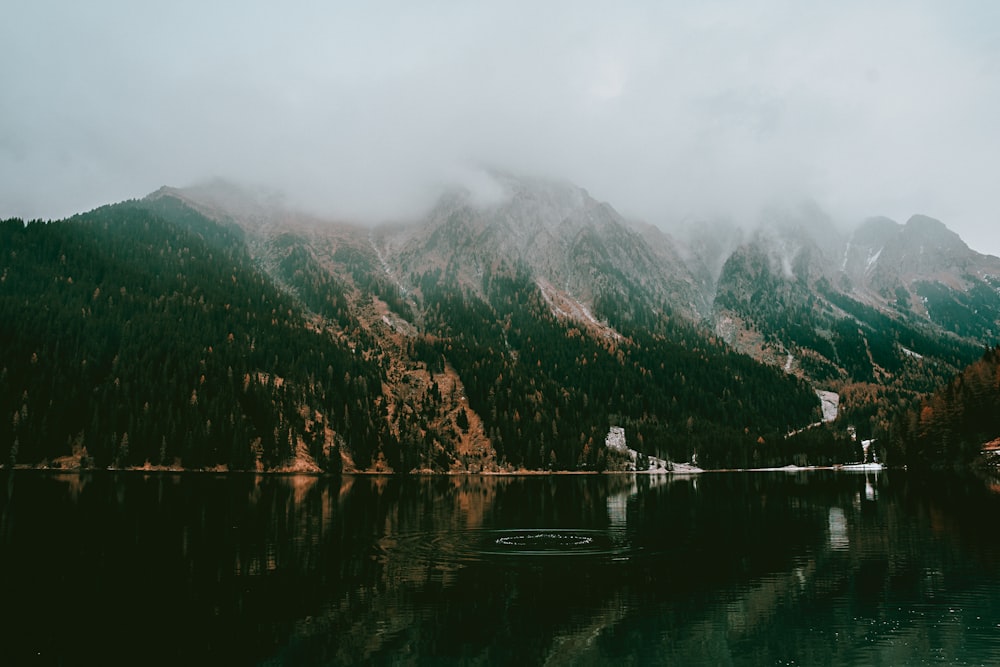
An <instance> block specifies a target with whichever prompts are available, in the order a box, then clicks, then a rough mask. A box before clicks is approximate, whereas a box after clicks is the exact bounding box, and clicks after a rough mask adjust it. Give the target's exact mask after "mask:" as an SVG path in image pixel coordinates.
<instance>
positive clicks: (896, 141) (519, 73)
mask: <svg viewBox="0 0 1000 667" xmlns="http://www.w3.org/2000/svg"><path fill="white" fill-rule="evenodd" d="M138 4H139V3H129V2H116V1H112V0H96V1H95V2H93V3H86V4H83V5H79V6H76V5H74V4H72V3H62V2H54V1H52V0H41V1H38V2H33V3H18V4H17V6H16V7H12V8H8V10H7V11H6V12H5V14H6V16H5V21H4V22H3V24H2V25H0V38H2V39H3V43H4V44H5V45H6V49H5V51H6V55H5V57H4V59H3V60H2V61H0V89H2V90H3V91H4V94H3V96H2V97H0V217H10V216H19V217H24V218H58V217H64V216H66V215H70V214H72V213H76V212H79V211H83V210H87V209H89V208H92V207H94V206H98V205H101V204H104V203H108V202H113V201H119V200H121V199H126V198H132V197H141V196H144V195H145V194H147V193H149V192H151V191H153V190H155V189H157V188H158V187H160V186H161V185H174V186H185V185H190V184H195V183H199V182H202V181H205V180H208V179H211V178H215V177H223V178H226V179H230V180H234V181H237V182H243V183H251V184H260V185H263V186H266V187H268V188H276V189H279V190H281V191H282V192H284V193H285V194H286V195H287V198H288V201H289V202H290V203H291V204H293V205H295V206H298V207H301V208H304V209H305V210H307V211H309V212H312V213H315V214H318V215H323V216H326V217H331V218H333V217H335V218H340V219H349V220H356V221H359V222H364V223H371V222H378V221H382V220H387V219H408V218H413V217H416V216H417V215H419V213H420V212H421V211H422V210H423V209H425V208H426V207H428V206H429V205H431V203H432V202H433V200H434V198H435V197H436V196H437V195H438V193H439V192H440V191H441V190H442V189H443V188H446V187H448V186H450V185H453V184H456V183H458V184H471V185H472V186H475V187H476V188H479V189H478V190H477V192H481V193H482V195H483V196H484V197H487V198H488V197H490V196H491V194H490V185H489V183H488V182H487V181H485V180H484V176H483V175H482V170H481V168H480V166H481V165H490V166H495V167H499V168H502V169H504V170H506V171H509V172H512V173H519V174H526V175H530V176H541V177H546V178H553V179H560V180H566V181H570V182H573V183H575V184H577V185H579V186H581V187H584V188H586V189H587V190H588V191H589V192H590V194H591V195H592V196H594V197H595V198H597V199H600V200H604V201H608V202H610V203H611V204H612V205H613V206H615V208H617V209H618V210H619V211H621V212H622V213H623V214H625V215H627V216H630V217H634V218H638V219H642V220H645V221H647V222H650V223H653V224H657V225H660V226H664V227H668V228H669V227H670V226H671V225H674V224H677V223H679V222H681V221H685V220H692V219H703V218H708V219H711V218H720V217H721V218H728V219H733V220H736V221H741V222H752V221H753V220H755V219H756V218H757V217H758V216H759V215H760V212H761V210H763V209H764V208H766V207H768V206H773V205H774V203H775V202H795V201H798V200H805V199H808V200H810V201H814V202H816V204H817V205H818V206H819V207H820V208H822V209H823V210H824V211H826V212H827V213H828V214H829V215H830V216H832V217H833V218H834V219H835V220H838V221H841V222H843V223H844V224H852V223H854V222H856V221H860V220H861V219H863V218H866V217H869V216H874V215H885V216H888V217H891V218H893V219H895V220H897V221H900V222H902V221H905V220H906V219H907V218H908V217H909V216H910V215H911V214H913V213H923V214H926V215H930V216H933V217H936V218H939V219H941V220H943V221H944V222H945V223H946V224H948V225H949V226H950V227H951V228H952V229H954V230H955V231H957V232H958V233H959V234H960V235H962V237H963V239H964V240H965V241H966V242H967V243H969V244H970V245H971V246H972V247H973V248H975V249H977V250H980V251H981V252H989V253H992V254H998V255H1000V231H997V230H998V229H1000V225H998V224H997V223H998V219H997V218H998V215H997V210H998V206H997V203H996V201H995V190H996V187H995V185H994V182H995V180H996V176H995V174H996V172H997V169H996V161H997V157H996V156H998V155H1000V130H998V128H997V123H996V121H995V118H994V115H995V110H996V109H997V108H1000V68H998V65H997V63H1000V53H998V51H1000V43H998V42H997V41H996V40H995V38H994V37H993V35H992V34H991V32H990V30H991V27H992V26H996V25H998V21H1000V8H998V7H997V6H996V5H995V4H993V3H987V2H979V3H977V2H970V3H931V2H908V1H906V2H904V1H902V0H889V1H887V2H880V3H864V2H853V1H848V2H843V3H837V4H832V5H820V4H817V3H808V4H806V3H798V2H792V1H782V0H771V1H764V2H755V3H743V2H735V1H734V2H726V1H717V2H707V3H698V4H697V5H696V6H692V5H693V4H694V3H683V4H682V3H657V2H649V3H630V4H628V5H626V6H623V7H617V6H616V7H608V6H602V5H601V4H599V3H589V2H572V3H571V2H555V3H546V4H545V5H544V6H542V7H538V6H535V3H527V2H503V3H467V2H432V3H419V4H414V3H404V2H371V3H358V5H357V6H354V5H350V4H346V3H345V4H341V3H325V2H311V3H296V4H295V6H294V7H288V6H278V5H276V4H273V3H237V2H229V1H225V2H217V3H211V6H205V4H204V3H194V2H188V1H180V2H175V3H170V4H169V5H159V6H157V7H156V9H151V8H145V7H140V6H138Z"/></svg>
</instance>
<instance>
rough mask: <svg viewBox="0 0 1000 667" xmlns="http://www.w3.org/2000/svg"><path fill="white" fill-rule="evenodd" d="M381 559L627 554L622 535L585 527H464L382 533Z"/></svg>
mask: <svg viewBox="0 0 1000 667" xmlns="http://www.w3.org/2000/svg"><path fill="white" fill-rule="evenodd" d="M378 551H379V552H380V554H381V555H382V557H383V558H386V559H392V558H397V557H399V556H405V557H407V558H409V559H415V560H418V561H423V562H424V563H427V562H435V563H438V564H442V565H443V564H446V563H449V562H450V563H453V564H461V563H469V562H476V561H482V560H487V559H494V558H516V557H546V558H559V557H566V558H570V557H581V556H589V557H597V558H601V557H607V558H610V559H618V558H623V557H627V556H629V555H630V553H631V551H632V548H631V547H630V545H629V544H628V543H627V542H626V541H625V540H624V536H623V535H617V534H614V533H608V532H607V531H602V530H588V529H554V528H544V529H513V530H465V531H451V532H441V533H410V534H403V535H391V536H386V537H384V538H383V539H382V540H380V541H379V544H378Z"/></svg>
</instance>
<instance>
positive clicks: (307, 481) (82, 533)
mask: <svg viewBox="0 0 1000 667" xmlns="http://www.w3.org/2000/svg"><path fill="white" fill-rule="evenodd" d="M998 510H1000V494H998V489H997V488H996V487H991V486H990V484H988V483H987V482H984V481H981V480H978V479H976V478H973V477H964V478H963V477H956V476H933V477H920V476H916V475H914V474H911V473H907V472H905V471H888V472H882V473H872V472H869V473H848V472H839V471H809V472H796V473H786V472H753V473H751V472H747V473H706V474H702V475H698V476H692V477H670V476H646V475H553V476H547V475H529V476H495V477H492V476H484V477H479V476H455V477H444V476H441V477H380V476H367V475H357V476H344V477H341V478H324V477H313V476H256V475H249V474H247V475H241V474H229V475H215V474H209V473H185V474H166V473H155V474H146V473H141V472H128V473H110V472H99V473H85V474H80V475H77V474H56V473H49V472H36V471H14V472H5V473H3V474H2V475H0V607H2V612H0V614H2V616H0V664H10V665H20V664H65V665H71V664H227V665H251V664H263V665H324V664H329V665H339V664H358V663H360V664H428V663H431V664H511V663H513V664H519V665H540V664H549V665H580V664H584V665H587V664H614V665H639V664H643V665H645V664H678V665H698V664H704V665H791V664H795V665H859V664H863V665H912V664H945V665H957V664H962V665H980V664H982V665H996V664H1000V531H998V530H997V528H996V517H997V516H998Z"/></svg>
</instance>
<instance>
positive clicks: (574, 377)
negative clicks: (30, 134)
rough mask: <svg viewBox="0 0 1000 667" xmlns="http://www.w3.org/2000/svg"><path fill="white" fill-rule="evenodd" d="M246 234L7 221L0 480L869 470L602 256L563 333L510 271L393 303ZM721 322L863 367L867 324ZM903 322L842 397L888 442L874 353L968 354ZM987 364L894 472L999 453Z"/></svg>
mask: <svg viewBox="0 0 1000 667" xmlns="http://www.w3.org/2000/svg"><path fill="white" fill-rule="evenodd" d="M251 234H252V231H248V230H247V229H246V228H245V226H241V225H239V224H236V223H235V222H233V221H232V220H227V219H226V218H225V216H213V217H207V216H206V215H204V214H203V213H201V212H199V210H198V209H197V208H196V207H194V206H191V205H189V204H188V203H185V202H184V201H183V200H181V199H179V198H175V197H170V196H165V197H154V198H147V199H145V200H142V201H131V202H125V203H121V204H116V205H111V206H106V207H103V208H99V209H96V210H94V211H92V212H89V213H86V214H81V215H78V216H75V217H72V218H69V219H67V220H62V221H57V222H40V221H35V222H29V223H27V224H26V223H24V222H23V221H21V220H17V219H15V220H7V221H4V222H2V223H0V350H2V355H0V464H2V465H5V466H12V465H27V466H52V467H94V468H106V467H114V468H125V467H147V466H148V467H169V468H185V469H215V468H225V469H230V470H311V471H328V472H337V471H340V470H342V469H349V470H380V471H394V472H408V471H413V470H427V471H480V470H504V469H506V470H516V469H527V470H591V471H594V470H596V471H600V470H606V469H614V468H615V467H616V466H618V465H620V461H619V460H616V459H615V457H614V456H613V455H611V453H610V452H609V451H608V449H607V448H606V446H605V436H606V435H607V433H608V430H609V427H610V426H615V425H617V426H622V427H624V428H625V430H626V432H627V433H628V441H629V446H630V447H632V448H634V449H636V450H638V451H639V452H641V453H642V454H643V455H645V456H655V457H659V458H662V459H666V460H668V461H696V462H697V463H698V464H699V465H700V466H702V467H705V468H746V467H761V466H780V465H786V464H789V463H796V464H800V465H807V464H819V465H827V464H835V463H841V462H845V461H851V460H859V459H860V456H861V454H860V450H859V447H858V445H857V443H856V442H854V441H852V440H851V439H850V438H848V437H847V435H846V429H845V428H844V426H845V425H844V424H842V423H839V422H838V423H837V424H835V428H826V427H823V428H815V429H803V427H804V426H806V425H808V424H814V423H816V422H819V421H820V409H819V402H818V399H817V396H816V394H815V392H814V389H813V387H812V386H811V385H810V384H808V383H807V382H806V381H805V380H803V379H801V378H800V377H797V376H795V375H793V374H789V373H786V372H783V371H782V369H781V368H778V367H776V366H774V365H766V364H762V363H760V362H758V361H756V360H754V359H752V358H751V357H749V356H747V355H745V354H742V353H738V352H736V351H735V350H734V349H733V348H732V347H730V346H729V345H728V344H726V343H725V342H723V341H722V340H721V339H719V338H717V337H715V336H714V335H711V334H710V333H707V332H706V330H705V329H704V328H702V327H699V326H697V325H696V323H694V322H692V321H691V320H690V319H689V318H685V317H683V316H681V315H677V314H674V313H673V312H672V310H671V308H670V304H668V303H666V302H650V301H649V299H648V293H645V294H644V293H643V292H642V288H641V286H640V285H638V284H636V283H635V282H634V281H632V279H630V278H629V277H628V276H626V275H624V274H623V273H621V272H620V271H618V270H617V268H616V267H615V266H614V264H613V263H612V262H610V261H607V262H605V264H604V265H599V266H597V267H596V268H597V269H599V270H600V271H601V272H603V275H608V276H612V277H613V280H612V279H609V280H606V281H604V282H601V281H598V282H596V283H595V284H596V285H597V288H596V291H595V293H594V294H593V299H592V303H593V311H594V316H596V317H597V318H599V319H600V321H601V322H603V323H604V324H603V325H602V327H603V328H602V327H598V328H596V329H595V328H594V327H591V326H587V324H586V323H585V322H581V321H577V320H573V319H571V318H566V317H563V316H559V315H558V314H557V313H556V312H555V310H556V309H554V308H553V305H552V303H551V302H550V301H549V299H550V298H551V297H550V296H549V295H546V294H545V293H543V290H542V288H541V286H540V284H539V282H538V281H537V280H536V277H535V276H534V275H533V274H532V269H531V268H530V267H529V266H527V265H524V264H522V263H520V262H519V261H517V260H511V261H498V262H496V261H495V262H493V263H492V264H489V265H487V266H486V268H485V269H484V270H483V271H482V272H481V275H480V276H479V277H478V279H477V280H478V281H479V284H475V285H471V286H470V284H469V283H468V281H465V282H463V281H462V280H461V279H460V277H459V276H458V272H459V268H457V267H456V266H454V265H452V264H448V265H443V266H425V267H419V268H413V269H411V273H410V275H409V276H408V277H407V279H408V281H409V283H410V284H411V285H412V286H413V289H412V290H405V289H403V288H402V287H401V286H400V284H399V283H397V282H394V281H393V280H391V279H390V278H389V277H388V270H387V269H385V267H384V266H382V265H380V263H379V259H380V258H379V257H377V256H376V253H377V251H375V250H373V248H374V244H372V245H371V246H365V245H364V244H360V245H358V244H354V245H352V244H350V243H346V242H345V243H340V244H339V245H338V244H336V243H335V244H333V245H332V246H329V247H327V248H326V249H325V250H323V251H320V250H317V248H318V247H319V246H317V245H316V244H315V243H312V242H311V241H310V240H309V239H308V238H307V235H306V233H305V232H291V231H289V232H287V233H283V234H281V235H279V236H278V237H276V240H275V241H274V243H273V244H272V246H271V247H270V249H269V253H270V254H262V253H259V252H258V253H257V254H255V252H254V250H253V248H254V245H253V244H254V239H253V238H251ZM598 254H599V253H598ZM595 256H596V255H595ZM772 287H773V288H774V291H776V292H780V289H779V288H781V285H774V286H772ZM829 298H830V299H831V300H835V299H840V301H837V304H838V307H839V308H841V309H842V310H843V311H846V312H848V313H849V312H851V311H852V309H853V310H857V309H859V308H866V307H865V306H863V305H861V304H859V303H855V302H850V301H847V300H844V298H842V297H840V296H838V295H837V294H835V293H833V292H831V293H830V295H829ZM727 299H728V301H727ZM720 304H722V305H723V306H726V307H729V308H731V309H733V310H734V311H735V312H741V311H740V309H743V310H747V312H748V313H751V314H756V316H757V317H758V318H759V319H761V318H763V319H767V318H770V319H771V320H774V321H775V322H777V324H775V330H776V331H779V332H781V334H782V335H788V336H793V338H794V337H795V336H798V338H796V340H799V339H801V340H800V341H799V342H800V343H801V344H802V345H803V346H806V345H812V347H814V348H816V349H823V346H824V345H827V346H830V345H833V346H835V347H836V350H834V349H833V348H831V351H830V353H829V357H830V358H837V359H838V360H839V362H840V363H841V364H842V365H843V366H844V368H848V369H850V368H854V366H852V365H851V364H853V363H854V361H855V357H854V356H849V355H848V354H847V353H846V351H847V350H850V349H853V348H852V345H853V343H852V340H853V339H852V338H851V337H852V336H855V337H857V336H858V334H859V331H860V330H859V329H858V328H857V327H856V326H855V327H853V328H851V327H850V326H846V325H837V326H839V328H831V329H830V331H828V332H827V333H826V334H824V335H825V336H826V337H825V338H817V337H816V335H815V331H818V330H820V329H822V328H823V327H825V326H827V325H828V322H827V321H819V320H817V321H813V315H811V314H810V312H808V311H803V312H802V313H799V314H798V315H796V313H795V312H792V311H789V310H780V309H777V310H776V307H777V306H776V302H775V301H774V300H770V301H769V300H768V299H767V298H765V296H764V295H762V294H758V295H756V296H750V297H748V298H747V299H746V300H745V302H744V301H740V300H739V299H737V298H736V297H735V296H733V294H728V293H723V294H721V295H720ZM727 304H728V305H727ZM751 309H756V310H753V311H751ZM761 309H771V310H767V311H766V312H764V310H761ZM757 311H760V312H757ZM761 313H763V315H762V314H761ZM765 315H766V317H765ZM858 317H863V318H867V321H875V320H876V319H877V318H879V317H881V315H879V314H877V313H874V312H872V313H868V312H864V313H860V314H859V315H858ZM831 326H833V325H831ZM892 326H893V325H892V322H891V321H889V320H886V322H885V329H879V328H878V327H876V328H872V329H870V330H869V331H867V333H866V337H865V339H864V340H863V341H862V343H863V345H861V348H863V349H864V351H865V354H864V356H863V357H859V358H858V359H856V361H857V364H855V365H857V366H858V370H857V372H856V373H855V375H857V376H858V377H859V378H860V379H861V380H865V379H866V378H867V380H866V381H867V382H869V384H867V385H865V384H863V383H861V384H854V385H850V386H848V385H846V384H845V389H844V390H843V391H844V395H845V396H847V398H848V400H849V401H850V402H851V405H852V408H851V409H852V410H853V412H852V417H858V418H860V419H861V420H862V422H865V421H866V420H867V423H868V424H869V425H871V424H875V425H876V428H877V425H879V424H885V425H886V426H885V428H884V429H883V430H886V431H888V430H889V427H888V426H887V425H888V424H889V422H890V420H891V417H892V413H893V411H894V410H898V406H900V405H902V406H903V407H906V406H907V405H909V404H907V403H904V402H903V401H902V399H901V398H900V396H902V395H903V392H901V391H900V390H895V389H892V387H891V386H890V385H882V386H881V388H879V385H877V384H875V382H876V381H877V380H878V378H877V377H876V375H873V371H872V369H873V368H878V369H879V373H882V374H883V375H885V374H887V373H896V372H898V371H900V369H901V367H897V366H898V365H899V363H901V362H897V361H896V357H893V356H892V355H891V354H888V353H886V352H885V351H883V349H882V348H881V347H879V345H882V343H883V342H884V343H885V344H884V347H886V349H890V348H892V349H893V350H896V349H898V347H899V346H900V345H903V344H905V345H907V346H911V347H919V348H920V349H928V348H929V347H930V346H931V345H938V346H947V345H952V347H953V348H954V351H953V350H952V348H946V347H942V349H943V350H944V352H945V353H947V354H945V356H944V357H942V358H947V359H951V357H954V360H952V361H953V362H954V363H955V364H959V363H961V359H964V358H966V357H967V356H968V351H967V350H966V349H965V348H961V349H959V348H958V347H957V345H958V344H957V343H948V342H947V340H946V339H934V338H930V337H929V338H928V341H930V342H927V341H918V340H910V339H907V340H904V341H902V342H900V341H899V340H888V339H887V342H886V341H883V339H882V337H879V336H878V335H876V334H877V331H878V330H884V331H887V332H888V333H887V334H886V335H887V336H890V337H891V336H893V335H895V336H896V338H899V334H898V333H897V334H893V332H892ZM928 336H929V334H928ZM814 338H815V339H816V340H813V339H814ZM830 341H832V342H830ZM938 341H942V342H938ZM854 347H858V346H856V345H855V346H854ZM966 347H967V346H966ZM952 352H953V353H952ZM948 354H950V355H951V357H949V356H948ZM996 357H997V353H996V352H995V351H992V352H991V353H990V354H988V355H987V357H986V358H985V359H984V360H983V361H981V362H978V363H977V364H975V365H974V366H973V367H972V368H970V369H969V370H968V371H966V373H965V374H963V375H962V376H961V377H960V378H959V379H957V380H955V382H953V383H952V384H951V385H948V387H947V388H945V390H943V391H944V393H941V394H937V395H935V396H934V397H933V398H931V399H928V400H927V401H926V402H925V403H924V404H922V406H921V407H920V408H919V409H916V408H914V409H911V410H909V411H908V412H906V413H905V414H904V415H903V416H901V417H899V418H898V419H896V420H895V421H893V422H892V427H891V438H890V437H888V436H889V435H890V434H889V433H886V434H885V435H886V437H885V438H884V439H883V442H884V443H890V442H891V445H890V444H883V445H882V452H883V454H884V455H885V456H887V457H889V458H891V459H893V460H894V461H895V462H904V461H905V462H907V463H910V462H913V461H917V460H930V459H935V458H945V457H949V458H953V457H958V458H960V459H968V458H969V457H971V456H972V454H973V453H974V450H976V448H977V447H978V445H979V444H981V443H982V442H983V441H985V440H989V439H990V438H992V437H996V435H1000V433H997V430H998V429H996V428H994V426H995V425H994V424H992V423H991V422H990V421H989V419H988V416H989V415H996V414H997V411H996V407H997V406H996V395H997V394H996V390H997V384H996V382H997V381H996V377H997V374H996V372H995V371H996V363H995V360H996ZM816 358H818V357H816ZM808 360H809V358H808V357H803V362H802V363H803V365H805V364H806V363H807V362H808ZM906 363H911V362H909V361H908V362H906ZM866 364H867V365H866ZM894 364H896V365H894ZM928 368H930V367H929V366H928ZM820 371H821V372H820V373H819V375H820V376H822V375H823V372H825V371H822V369H820ZM839 372H842V371H839ZM927 372H928V373H929V375H928V376H927V377H928V382H927V384H928V386H927V388H928V389H930V388H932V387H933V386H934V385H933V383H932V380H933V377H934V375H933V374H934V373H939V371H937V370H935V371H933V372H932V371H930V370H929V371H927ZM831 377H833V375H831ZM914 377H918V376H914ZM984 378H985V379H984ZM866 386H869V387H872V389H871V391H870V395H868V396H867V397H866V394H865V391H867V390H864V387H866ZM852 392H853V393H852ZM883 392H888V393H883ZM990 392H992V393H990ZM906 395H908V396H913V395H915V394H912V393H911V394H906ZM880 397H881V398H880ZM901 414H902V413H901ZM793 432H794V433H796V434H795V435H794V436H789V435H788V434H789V433H793ZM865 435H866V436H867V435H871V433H870V432H866V433H865ZM984 439H985V440H984Z"/></svg>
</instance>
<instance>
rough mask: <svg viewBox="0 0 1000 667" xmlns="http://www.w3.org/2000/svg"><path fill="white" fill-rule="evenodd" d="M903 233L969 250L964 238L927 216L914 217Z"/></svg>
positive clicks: (907, 223) (908, 221)
mask: <svg viewBox="0 0 1000 667" xmlns="http://www.w3.org/2000/svg"><path fill="white" fill-rule="evenodd" d="M903 233H904V234H905V235H907V236H911V235H917V236H919V237H922V238H928V239H933V240H935V241H936V242H937V243H940V244H945V243H946V244H949V245H953V246H961V247H963V248H968V246H967V245H966V244H965V242H964V241H963V240H962V238H961V237H960V236H959V235H958V234H956V233H955V232H953V231H951V230H950V229H948V227H947V225H945V224H944V223H943V222H941V221H940V220H936V219H934V218H931V217H929V216H926V215H914V216H911V217H910V219H909V220H907V221H906V225H904V227H903Z"/></svg>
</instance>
